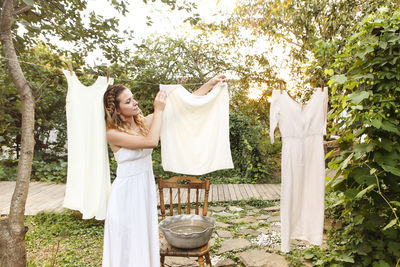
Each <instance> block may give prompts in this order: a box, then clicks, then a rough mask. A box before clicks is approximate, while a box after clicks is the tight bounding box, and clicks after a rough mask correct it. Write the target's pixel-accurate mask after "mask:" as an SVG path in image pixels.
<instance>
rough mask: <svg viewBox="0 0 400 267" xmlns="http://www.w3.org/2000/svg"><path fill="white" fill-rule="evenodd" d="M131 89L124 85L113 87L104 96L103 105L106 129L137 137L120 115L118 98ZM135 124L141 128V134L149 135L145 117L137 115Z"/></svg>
mask: <svg viewBox="0 0 400 267" xmlns="http://www.w3.org/2000/svg"><path fill="white" fill-rule="evenodd" d="M126 89H128V90H129V88H127V87H126V86H124V85H122V84H117V85H114V86H111V87H110V88H108V89H107V91H106V92H105V93H104V96H103V103H104V117H105V120H106V129H107V130H108V129H117V130H118V131H121V132H124V133H128V134H132V135H137V134H138V133H136V132H135V131H133V130H132V129H130V128H129V126H128V123H127V122H126V121H123V120H122V119H121V117H120V115H119V114H118V112H117V111H118V109H119V100H118V96H119V95H120V94H121V93H122V92H123V91H124V90H126ZM133 119H134V120H135V123H136V124H137V125H138V126H139V131H140V134H142V135H147V134H148V133H149V129H148V128H147V126H146V123H145V119H144V116H143V115H142V114H141V112H140V113H139V114H137V115H136V116H134V117H133Z"/></svg>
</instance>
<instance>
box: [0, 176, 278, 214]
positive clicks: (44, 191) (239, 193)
mask: <svg viewBox="0 0 400 267" xmlns="http://www.w3.org/2000/svg"><path fill="white" fill-rule="evenodd" d="M14 188H15V182H0V214H8V212H9V209H10V202H11V197H12V194H13V192H14ZM280 188H281V186H280V184H212V185H211V189H210V194H209V201H212V202H229V201H235V200H247V199H250V198H256V199H262V200H276V199H279V198H280ZM64 195H65V184H55V183H41V182H31V183H30V185H29V192H28V199H27V204H26V209H25V215H35V214H37V213H38V212H40V211H44V210H46V211H51V210H52V211H61V210H62V209H63V208H62V203H63V200H64ZM164 195H165V201H168V203H169V192H167V191H164ZM172 195H173V198H174V203H175V202H176V200H177V191H175V190H173V191H172ZM158 196H159V194H157V198H158ZM190 196H191V200H192V201H194V198H195V193H194V192H193V193H192V192H191V194H190ZM167 197H168V198H167ZM181 198H182V200H186V199H187V190H182V191H181ZM157 201H158V203H159V199H157ZM200 201H202V199H201V198H200Z"/></svg>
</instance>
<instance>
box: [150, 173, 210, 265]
mask: <svg viewBox="0 0 400 267" xmlns="http://www.w3.org/2000/svg"><path fill="white" fill-rule="evenodd" d="M164 188H166V189H169V190H167V191H169V216H173V215H174V208H173V198H174V197H175V198H176V199H177V202H178V203H177V204H178V205H177V206H178V207H177V214H182V213H184V212H185V210H186V213H187V214H190V213H191V192H190V191H191V189H193V190H196V198H195V199H193V198H194V195H192V201H193V200H195V210H194V213H195V214H197V215H199V189H203V190H204V195H203V197H202V196H200V197H201V198H202V199H201V200H203V203H204V204H203V211H202V213H201V214H202V215H203V216H207V208H208V193H209V190H210V178H206V180H205V181H202V180H199V179H197V178H194V177H186V176H175V177H172V178H169V179H167V180H163V179H162V178H161V177H160V178H159V179H158V190H159V192H160V210H161V216H162V219H165V217H166V210H165V204H164ZM173 189H174V190H173ZM181 189H183V190H181ZM185 189H187V193H186V190H185ZM181 191H183V192H182V196H183V197H184V198H186V197H187V204H186V205H187V206H186V209H184V210H183V209H182V204H181V197H182V196H181ZM193 202H194V201H193ZM209 251H210V248H209V244H208V243H207V244H206V245H204V246H202V247H200V248H195V249H179V248H175V247H173V246H171V245H170V244H168V242H167V240H166V239H165V237H164V236H163V234H162V233H161V232H160V264H161V267H164V260H165V257H166V256H173V257H197V258H198V262H199V266H200V267H204V258H203V257H205V261H206V264H207V266H209V267H211V259H210V253H209Z"/></svg>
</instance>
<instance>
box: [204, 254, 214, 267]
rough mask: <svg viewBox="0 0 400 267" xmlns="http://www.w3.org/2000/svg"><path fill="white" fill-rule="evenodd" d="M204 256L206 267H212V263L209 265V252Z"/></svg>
mask: <svg viewBox="0 0 400 267" xmlns="http://www.w3.org/2000/svg"><path fill="white" fill-rule="evenodd" d="M205 257H206V264H207V267H212V265H211V259H210V253H208V252H207V254H206V255H205Z"/></svg>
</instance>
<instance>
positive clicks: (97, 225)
mask: <svg viewBox="0 0 400 267" xmlns="http://www.w3.org/2000/svg"><path fill="white" fill-rule="evenodd" d="M25 223H26V225H27V226H28V227H29V231H28V232H27V234H26V247H27V253H28V266H101V259H102V250H103V232H104V230H103V229H104V223H103V221H96V220H81V218H80V216H79V215H78V213H75V212H73V211H65V212H63V213H48V212H46V213H39V214H37V215H36V216H27V217H26V220H25Z"/></svg>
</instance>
